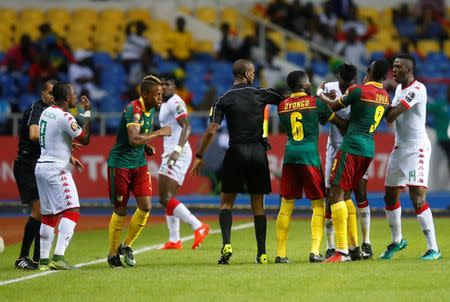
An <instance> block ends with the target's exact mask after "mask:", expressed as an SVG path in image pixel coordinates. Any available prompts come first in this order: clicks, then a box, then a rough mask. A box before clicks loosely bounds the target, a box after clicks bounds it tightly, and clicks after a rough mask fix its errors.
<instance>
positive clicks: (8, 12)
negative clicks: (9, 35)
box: [0, 8, 17, 23]
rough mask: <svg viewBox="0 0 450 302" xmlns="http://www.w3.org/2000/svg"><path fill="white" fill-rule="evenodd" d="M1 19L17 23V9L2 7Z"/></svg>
mask: <svg viewBox="0 0 450 302" xmlns="http://www.w3.org/2000/svg"><path fill="white" fill-rule="evenodd" d="M0 20H2V22H7V21H9V22H11V23H15V22H16V20H17V14H16V10H15V9H12V8H0Z"/></svg>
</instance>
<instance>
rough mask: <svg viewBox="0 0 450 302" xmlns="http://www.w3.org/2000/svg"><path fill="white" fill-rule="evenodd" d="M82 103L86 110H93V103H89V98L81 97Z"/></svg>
mask: <svg viewBox="0 0 450 302" xmlns="http://www.w3.org/2000/svg"><path fill="white" fill-rule="evenodd" d="M80 103H81V105H83V108H84V110H91V102H90V101H89V99H88V97H87V96H85V95H82V96H81V97H80Z"/></svg>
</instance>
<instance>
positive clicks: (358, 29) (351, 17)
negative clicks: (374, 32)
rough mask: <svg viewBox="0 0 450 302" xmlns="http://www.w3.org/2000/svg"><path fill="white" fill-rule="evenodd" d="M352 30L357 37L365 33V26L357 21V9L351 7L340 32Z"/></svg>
mask: <svg viewBox="0 0 450 302" xmlns="http://www.w3.org/2000/svg"><path fill="white" fill-rule="evenodd" d="M351 29H353V30H354V31H355V33H356V36H357V37H362V36H364V35H365V34H366V33H367V26H366V25H365V24H364V23H363V22H361V21H360V20H359V19H358V9H357V7H356V6H351V7H350V10H349V14H348V18H347V20H345V22H344V25H343V26H342V30H343V31H344V32H346V33H347V32H348V31H350V30H351Z"/></svg>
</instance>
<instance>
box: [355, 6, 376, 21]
mask: <svg viewBox="0 0 450 302" xmlns="http://www.w3.org/2000/svg"><path fill="white" fill-rule="evenodd" d="M357 14H358V19H360V20H361V21H365V19H367V18H372V20H373V22H375V23H376V24H379V23H380V21H381V17H380V12H379V11H378V10H377V9H376V8H374V7H358V12H357Z"/></svg>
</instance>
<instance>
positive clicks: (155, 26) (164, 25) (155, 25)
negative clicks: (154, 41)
mask: <svg viewBox="0 0 450 302" xmlns="http://www.w3.org/2000/svg"><path fill="white" fill-rule="evenodd" d="M170 31H172V29H171V28H170V25H169V23H168V22H167V21H165V20H150V22H149V28H148V29H147V31H146V34H150V35H151V34H153V33H157V32H162V33H167V32H170Z"/></svg>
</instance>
